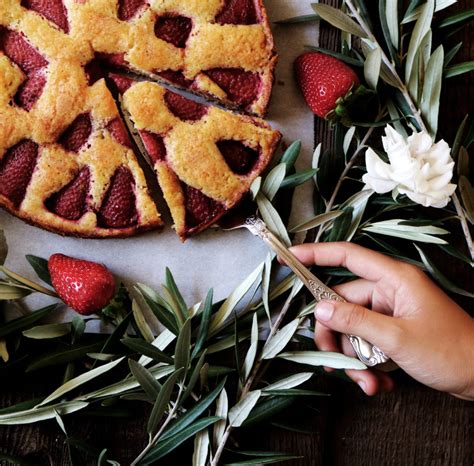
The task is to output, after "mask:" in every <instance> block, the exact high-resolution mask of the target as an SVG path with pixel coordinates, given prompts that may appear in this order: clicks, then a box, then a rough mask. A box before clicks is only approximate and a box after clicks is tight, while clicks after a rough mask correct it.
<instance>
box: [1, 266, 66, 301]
mask: <svg viewBox="0 0 474 466" xmlns="http://www.w3.org/2000/svg"><path fill="white" fill-rule="evenodd" d="M0 271H1V272H3V273H4V274H5V275H6V276H7V277H8V278H10V279H12V280H13V282H14V283H20V284H22V285H24V286H26V287H27V288H28V289H30V290H32V291H37V292H38V293H42V294H45V295H48V296H52V297H54V298H57V294H56V293H54V292H53V291H51V290H48V289H47V288H45V287H44V286H41V285H38V284H37V283H34V282H32V281H31V280H28V279H27V278H25V277H22V276H21V275H18V274H17V273H15V272H13V271H12V270H9V269H7V268H6V267H5V266H4V265H0Z"/></svg>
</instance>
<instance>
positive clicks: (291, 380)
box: [262, 372, 314, 393]
mask: <svg viewBox="0 0 474 466" xmlns="http://www.w3.org/2000/svg"><path fill="white" fill-rule="evenodd" d="M313 375H314V373H313V372H300V373H299V374H295V375H290V376H289V377H285V378H284V379H281V380H279V381H278V382H274V383H272V384H270V385H267V386H266V387H265V388H264V389H263V390H262V391H263V393H265V392H266V391H268V390H288V389H290V388H295V387H298V386H299V385H301V384H303V383H305V382H307V381H308V380H309V379H310V378H311V377H312V376H313Z"/></svg>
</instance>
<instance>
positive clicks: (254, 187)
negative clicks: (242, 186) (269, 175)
mask: <svg viewBox="0 0 474 466" xmlns="http://www.w3.org/2000/svg"><path fill="white" fill-rule="evenodd" d="M260 189H262V177H261V176H258V177H257V178H255V180H254V181H253V183H252V184H251V185H250V192H251V193H252V199H253V200H255V198H256V197H257V194H258V193H259V192H260Z"/></svg>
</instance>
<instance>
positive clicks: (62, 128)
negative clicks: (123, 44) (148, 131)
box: [0, 80, 162, 238]
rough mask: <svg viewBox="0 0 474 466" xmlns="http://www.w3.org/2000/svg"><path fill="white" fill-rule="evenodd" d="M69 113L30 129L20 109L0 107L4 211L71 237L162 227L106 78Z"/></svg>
mask: <svg viewBox="0 0 474 466" xmlns="http://www.w3.org/2000/svg"><path fill="white" fill-rule="evenodd" d="M47 92H48V90H47V89H46V90H45V91H43V96H42V98H48V95H47ZM45 93H46V94H45ZM51 97H52V96H49V98H51ZM35 110H37V111H36V117H37V118H39V116H38V112H39V110H38V109H37V108H36V109H35ZM64 110H65V111H64V112H63V114H62V118H63V120H62V124H60V123H57V124H54V125H53V124H52V123H51V122H50V123H51V124H50V126H49V127H48V126H47V125H46V123H47V122H46V121H44V123H45V125H44V126H41V125H39V124H35V126H34V128H32V127H31V126H30V125H29V124H28V119H27V118H24V119H20V118H19V113H20V112H23V110H21V111H20V110H18V109H16V108H14V107H12V106H10V107H2V108H0V136H2V137H0V205H1V206H2V207H4V208H5V209H7V210H8V211H10V212H11V213H13V214H15V215H16V216H18V217H20V218H22V219H23V220H26V221H27V222H29V223H32V224H35V225H38V226H40V227H42V228H45V229H47V230H51V231H54V232H57V233H61V234H66V235H77V236H82V237H97V238H105V237H119V236H130V235H133V234H135V233H137V232H139V231H144V230H149V229H152V228H157V227H160V226H161V225H162V221H161V218H160V215H159V213H158V211H157V209H156V205H155V203H154V201H153V200H152V198H151V197H150V195H149V192H148V189H147V184H146V181H145V177H144V174H143V171H142V169H141V167H140V166H139V164H138V162H137V159H136V157H135V154H134V152H133V150H132V148H131V147H132V146H131V141H130V139H129V136H128V133H127V130H126V128H125V126H124V123H123V122H122V120H121V119H120V116H119V113H118V109H117V106H116V104H115V101H114V99H113V97H112V95H111V94H110V91H109V90H108V89H107V87H106V85H105V82H104V80H101V81H99V82H97V83H96V84H95V85H94V86H92V87H88V88H85V89H84V95H83V99H80V103H79V106H78V107H77V106H73V107H71V108H69V109H64ZM6 121H8V122H9V124H7V125H5V124H4V123H5V122H6ZM36 121H37V120H36V119H35V120H34V123H36ZM2 129H3V130H8V129H9V131H8V133H6V132H5V131H2Z"/></svg>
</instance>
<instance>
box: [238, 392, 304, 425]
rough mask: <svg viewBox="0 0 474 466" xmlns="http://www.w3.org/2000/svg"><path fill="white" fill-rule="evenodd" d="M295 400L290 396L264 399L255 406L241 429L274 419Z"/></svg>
mask: <svg viewBox="0 0 474 466" xmlns="http://www.w3.org/2000/svg"><path fill="white" fill-rule="evenodd" d="M295 399H296V398H295V397H292V396H274V397H270V398H267V399H265V400H264V401H262V402H261V403H259V404H258V405H256V406H255V408H254V409H253V410H252V412H251V413H250V415H249V416H248V417H247V419H246V420H245V422H244V423H243V427H249V426H253V425H255V424H260V423H263V422H264V421H267V420H268V419H272V418H274V417H275V416H276V415H277V414H279V413H281V412H282V411H284V410H285V409H286V408H288V407H289V406H291V405H292V404H293V403H294V401H295Z"/></svg>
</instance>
